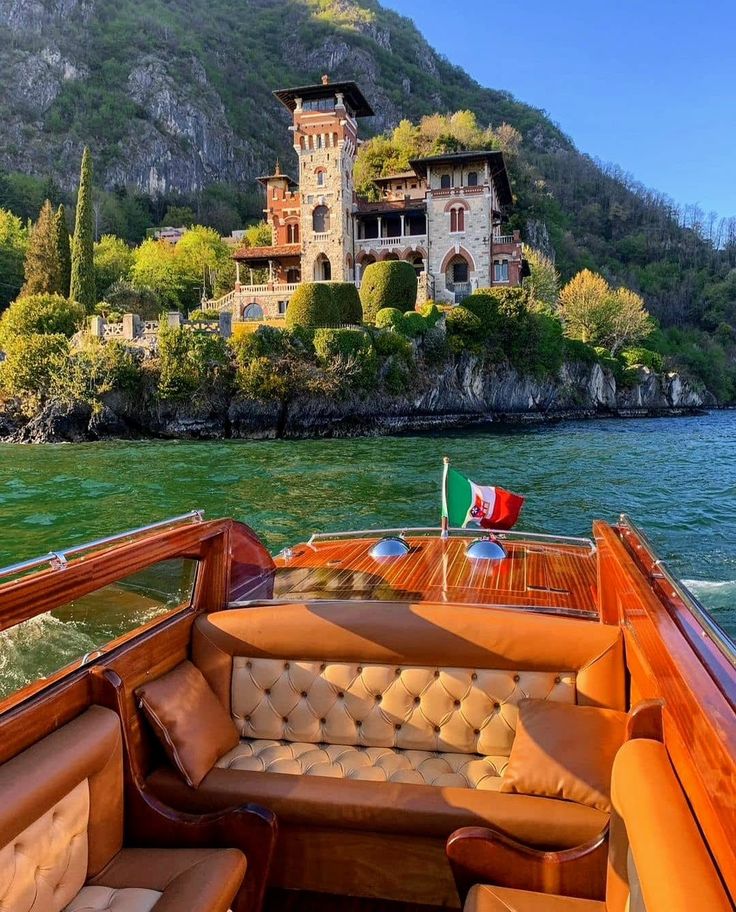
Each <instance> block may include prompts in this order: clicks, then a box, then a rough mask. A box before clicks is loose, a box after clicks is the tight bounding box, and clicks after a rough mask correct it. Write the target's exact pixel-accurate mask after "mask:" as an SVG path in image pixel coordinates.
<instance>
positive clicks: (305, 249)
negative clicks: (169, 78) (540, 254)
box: [210, 76, 524, 320]
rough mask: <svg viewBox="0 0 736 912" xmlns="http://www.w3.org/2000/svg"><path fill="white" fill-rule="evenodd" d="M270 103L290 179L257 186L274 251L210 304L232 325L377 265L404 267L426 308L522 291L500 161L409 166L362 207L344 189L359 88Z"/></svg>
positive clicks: (361, 103)
mask: <svg viewBox="0 0 736 912" xmlns="http://www.w3.org/2000/svg"><path fill="white" fill-rule="evenodd" d="M274 94H275V95H276V97H277V98H278V99H279V101H281V103H282V104H283V105H285V106H286V107H287V108H288V109H289V110H290V111H291V112H292V115H293V123H292V126H291V127H290V128H289V129H290V130H291V132H292V134H293V142H294V149H295V151H296V153H297V159H298V169H299V170H298V174H297V177H296V179H295V178H292V177H290V176H288V175H287V174H284V173H282V171H281V168H280V167H279V166H278V165H277V167H276V168H275V169H274V173H273V174H270V175H267V176H265V177H261V178H259V181H260V183H261V184H262V186H263V187H264V189H265V192H266V207H265V215H266V220H267V222H268V224H269V225H270V226H271V229H272V232H273V241H272V244H271V245H270V246H268V247H242V248H240V249H238V250H237V251H236V252H235V254H234V258H235V261H236V267H237V282H236V287H235V291H234V292H231V293H230V294H229V295H226V296H225V298H222V299H221V300H220V301H218V302H211V304H210V306H215V307H218V308H219V309H228V310H231V311H232V312H233V315H234V317H235V319H244V320H256V319H261V318H263V317H269V318H270V317H277V316H279V315H282V314H284V313H285V312H286V306H287V303H288V300H289V297H290V295H291V294H292V292H293V291H294V289H295V288H296V286H297V285H298V284H299V283H300V282H302V281H309V282H311V281H340V282H356V283H357V284H360V277H361V274H362V271H363V270H364V269H365V267H366V266H367V265H368V264H370V263H374V262H376V261H377V260H399V259H400V260H406V261H408V262H410V263H411V264H412V265H413V266H414V268H415V269H416V271H417V274H418V276H419V278H420V298H423V299H432V300H437V301H445V302H454V303H457V302H459V301H461V300H462V299H463V298H464V297H466V296H467V295H468V294H470V292H471V291H473V290H474V289H476V288H479V287H486V286H489V285H501V286H509V285H518V284H519V283H520V281H521V277H522V270H523V268H524V263H523V261H522V247H521V239H520V236H519V233H518V232H515V233H514V234H513V235H502V234H501V222H502V214H503V213H504V212H505V211H506V210H507V209H508V207H509V206H510V205H511V202H512V196H511V188H510V185H509V178H508V174H507V172H506V166H505V164H504V160H503V155H502V153H501V152H497V151H480V152H459V153H452V154H447V155H436V156H432V157H430V158H421V159H417V160H415V161H412V162H411V171H407V172H406V173H403V174H392V175H389V176H387V177H382V178H380V179H379V180H378V181H377V183H378V185H379V188H380V191H381V199H380V200H379V201H378V202H368V201H366V200H363V199H360V198H358V197H357V196H356V193H355V188H354V183H353V167H354V164H355V156H356V153H357V149H358V144H359V142H360V140H359V138H358V120H359V119H360V118H361V117H370V116H372V115H373V110H372V108H371V107H370V105H369V104H368V102H367V101H366V99H365V97H364V96H363V93H362V92H361V91H360V89H359V88H358V86H357V85H356V84H355V83H354V82H341V83H330V81H329V78H328V77H327V76H324V77H323V78H322V82H321V84H319V85H311V86H303V87H300V88H295V89H284V90H280V91H277V92H275V93H274ZM256 269H258V270H268V273H267V274H268V282H267V283H266V284H261V285H255V284H252V272H253V270H256ZM261 275H262V273H261Z"/></svg>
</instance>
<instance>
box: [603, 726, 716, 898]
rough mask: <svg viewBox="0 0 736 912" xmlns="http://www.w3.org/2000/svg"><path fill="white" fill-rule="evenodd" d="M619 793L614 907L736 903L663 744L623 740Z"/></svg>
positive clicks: (616, 773) (611, 867) (614, 820)
mask: <svg viewBox="0 0 736 912" xmlns="http://www.w3.org/2000/svg"><path fill="white" fill-rule="evenodd" d="M611 799H612V804H613V812H612V815H611V839H610V844H609V860H608V884H607V890H606V910H607V912H693V910H695V909H703V910H705V909H707V910H708V912H727V910H731V909H732V906H731V903H730V902H729V900H728V899H727V897H726V893H725V891H724V889H723V886H722V884H721V881H720V879H719V877H718V874H717V872H716V869H715V867H714V865H713V862H712V860H711V857H710V855H709V853H708V850H707V848H706V846H705V843H704V842H703V838H702V836H701V834H700V830H699V829H698V826H697V824H696V822H695V819H694V818H693V816H692V813H691V811H690V808H689V805H688V803H687V800H686V798H685V795H684V794H683V791H682V788H681V787H680V784H679V782H678V780H677V777H676V775H675V772H674V770H673V768H672V765H671V763H670V761H669V757H668V755H667V750H666V748H665V746H664V745H663V744H661V743H660V742H659V741H650V740H648V739H635V740H632V741H627V742H626V743H625V744H624V745H623V747H622V748H621V749H620V750H619V752H618V754H617V756H616V761H615V763H614V766H613V779H612V789H611Z"/></svg>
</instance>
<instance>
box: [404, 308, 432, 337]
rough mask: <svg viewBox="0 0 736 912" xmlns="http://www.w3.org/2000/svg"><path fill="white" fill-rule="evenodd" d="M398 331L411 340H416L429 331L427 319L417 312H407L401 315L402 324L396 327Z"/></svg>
mask: <svg viewBox="0 0 736 912" xmlns="http://www.w3.org/2000/svg"><path fill="white" fill-rule="evenodd" d="M396 329H397V331H398V332H400V333H401V334H402V335H404V336H407V337H408V338H409V339H416V338H417V337H418V336H423V335H424V333H426V331H427V330H428V329H429V324H428V323H427V321H426V319H425V318H424V317H423V316H422V315H421V314H420V313H417V312H416V310H410V311H407V312H406V313H405V314H402V315H401V322H400V323H399V325H398V326H397V327H396Z"/></svg>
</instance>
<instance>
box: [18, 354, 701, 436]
mask: <svg viewBox="0 0 736 912" xmlns="http://www.w3.org/2000/svg"><path fill="white" fill-rule="evenodd" d="M712 404H714V402H713V400H712V397H709V396H707V394H703V393H701V392H699V391H697V390H696V389H695V388H694V387H693V386H692V385H690V384H689V383H687V382H686V381H684V380H683V379H682V378H681V377H680V376H679V375H677V374H673V373H668V374H655V373H652V372H651V371H650V370H648V369H646V368H642V369H641V370H640V372H639V376H638V378H637V381H636V382H635V383H634V384H632V385H629V386H626V387H624V388H618V387H617V384H616V379H615V377H614V376H613V374H612V373H611V372H610V371H608V370H607V369H605V368H603V367H601V365H600V364H593V365H586V364H576V363H571V364H564V365H563V366H562V368H561V370H560V371H559V373H558V374H556V375H550V376H548V377H546V378H544V379H542V380H539V379H535V378H533V377H529V376H527V377H521V376H519V375H518V374H517V373H516V372H515V371H513V370H512V369H511V368H509V367H499V368H496V369H494V370H490V371H489V370H488V369H486V368H484V366H483V364H482V362H481V361H479V359H478V358H476V357H475V356H472V355H462V356H461V357H460V358H458V359H457V360H456V361H452V362H449V363H448V364H447V365H446V366H445V367H444V368H443V369H442V370H440V371H438V372H432V373H431V374H426V375H425V376H424V377H423V378H422V379H421V381H420V382H419V384H418V385H417V386H416V387H415V388H413V389H412V391H411V392H410V393H407V394H405V395H397V396H389V395H385V394H382V395H376V394H373V393H371V394H366V395H357V394H356V395H354V396H348V397H345V398H335V399H330V398H327V397H324V396H303V397H300V398H297V399H294V400H292V401H290V402H288V403H284V402H278V401H273V402H262V401H259V400H254V399H245V398H242V397H240V396H235V397H234V398H232V399H229V400H228V399H220V398H213V399H212V401H208V402H206V403H201V404H199V405H198V406H193V405H174V404H171V403H166V402H160V401H158V400H156V399H155V398H153V397H149V398H148V399H147V401H141V400H140V398H136V399H135V401H132V400H131V399H130V398H129V397H126V396H125V395H122V394H120V393H113V394H111V395H109V396H107V397H106V401H105V402H104V404H103V405H102V407H101V408H100V409H92V408H91V407H90V406H89V405H87V404H85V403H72V404H68V403H59V402H49V403H47V405H46V406H45V408H44V409H43V410H42V411H41V412H39V414H38V415H36V416H34V417H33V418H31V419H30V420H27V419H25V420H24V419H22V418H21V416H20V415H18V414H13V413H12V412H6V413H5V414H3V413H2V412H0V440H5V441H12V442H15V443H61V442H65V441H81V440H101V439H110V438H121V437H122V438H129V437H166V438H178V439H222V438H233V439H237V438H240V439H245V438H249V439H273V438H281V437H283V438H303V437H354V436H362V435H379V434H393V433H397V432H403V431H423V430H431V429H440V428H452V427H463V426H467V425H472V424H479V423H487V422H497V421H503V422H512V423H527V422H542V421H556V420H561V419H565V418H592V417H601V416H603V417H606V416H608V417H645V416H653V415H673V414H674V415H676V414H691V413H693V412H694V411H697V410H698V409H700V408H701V407H703V406H704V405H712Z"/></svg>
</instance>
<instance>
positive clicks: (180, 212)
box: [161, 205, 195, 228]
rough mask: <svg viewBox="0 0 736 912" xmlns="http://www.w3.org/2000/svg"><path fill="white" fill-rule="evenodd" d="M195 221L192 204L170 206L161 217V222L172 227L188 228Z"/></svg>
mask: <svg viewBox="0 0 736 912" xmlns="http://www.w3.org/2000/svg"><path fill="white" fill-rule="evenodd" d="M194 221H195V215H194V211H193V210H192V209H191V207H190V206H176V205H174V206H169V208H168V209H167V210H166V213H165V214H164V217H163V218H162V219H161V224H162V225H164V226H166V227H167V228H168V227H171V228H188V227H189V226H190V225H193V224H194Z"/></svg>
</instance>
